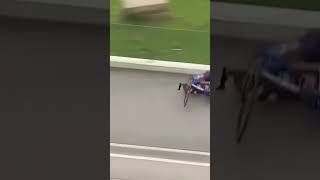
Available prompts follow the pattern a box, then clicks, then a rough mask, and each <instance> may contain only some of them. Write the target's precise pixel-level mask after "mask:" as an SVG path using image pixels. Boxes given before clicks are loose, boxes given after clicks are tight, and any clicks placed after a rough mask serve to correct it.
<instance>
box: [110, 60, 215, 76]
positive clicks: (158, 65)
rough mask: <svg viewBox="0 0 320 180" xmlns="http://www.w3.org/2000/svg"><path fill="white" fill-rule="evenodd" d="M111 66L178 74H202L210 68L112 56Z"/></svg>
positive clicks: (201, 65) (208, 66)
mask: <svg viewBox="0 0 320 180" xmlns="http://www.w3.org/2000/svg"><path fill="white" fill-rule="evenodd" d="M110 67H111V68H126V69H138V70H147V71H159V72H169V73H178V74H191V75H193V74H200V73H203V72H205V71H208V70H210V65H203V64H192V63H181V62H171V61H161V60H151V59H140V58H130V57H119V56H110Z"/></svg>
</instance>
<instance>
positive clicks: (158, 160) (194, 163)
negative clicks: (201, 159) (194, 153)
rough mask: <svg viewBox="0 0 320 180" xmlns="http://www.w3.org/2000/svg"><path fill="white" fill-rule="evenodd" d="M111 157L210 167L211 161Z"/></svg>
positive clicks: (119, 155) (112, 155) (114, 155)
mask: <svg viewBox="0 0 320 180" xmlns="http://www.w3.org/2000/svg"><path fill="white" fill-rule="evenodd" d="M110 157H117V158H125V159H136V160H146V161H155V162H163V163H171V164H184V165H192V166H203V167H210V163H198V162H191V161H179V160H172V159H164V158H153V157H145V156H132V155H124V154H114V153H110Z"/></svg>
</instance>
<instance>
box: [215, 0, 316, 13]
mask: <svg viewBox="0 0 320 180" xmlns="http://www.w3.org/2000/svg"><path fill="white" fill-rule="evenodd" d="M215 1H217V2H219V1H221V2H230V3H241V4H251V5H260V6H271V7H280V8H290V9H303V10H311V11H319V10H320V1H319V0H307V1H303V0H215Z"/></svg>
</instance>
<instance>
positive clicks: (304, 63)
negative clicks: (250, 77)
mask: <svg viewBox="0 0 320 180" xmlns="http://www.w3.org/2000/svg"><path fill="white" fill-rule="evenodd" d="M262 58H263V62H262V68H263V69H266V70H267V71H268V72H270V73H272V74H274V75H276V76H279V75H283V74H286V73H287V72H289V71H291V72H295V71H296V72H308V71H318V70H319V69H320V30H310V31H308V32H307V33H306V34H304V35H303V36H302V37H301V38H299V39H298V40H297V41H295V42H294V43H291V44H281V45H279V46H275V47H271V48H268V49H266V50H265V51H264V53H263V55H262ZM305 79H306V81H307V84H308V83H309V84H313V83H314V82H315V78H314V76H308V75H305ZM275 91H276V90H275V88H274V87H269V88H264V90H263V91H261V93H259V94H260V95H259V97H260V98H259V99H260V100H266V99H267V97H268V96H269V95H271V94H274V92H275Z"/></svg>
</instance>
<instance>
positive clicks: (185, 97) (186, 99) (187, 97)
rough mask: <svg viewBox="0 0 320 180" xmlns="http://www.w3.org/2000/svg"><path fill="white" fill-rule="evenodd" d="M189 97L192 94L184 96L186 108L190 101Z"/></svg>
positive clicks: (187, 93)
mask: <svg viewBox="0 0 320 180" xmlns="http://www.w3.org/2000/svg"><path fill="white" fill-rule="evenodd" d="M189 95H190V93H189V92H188V91H187V92H186V94H185V96H184V107H186V106H187V103H188V100H189Z"/></svg>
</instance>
